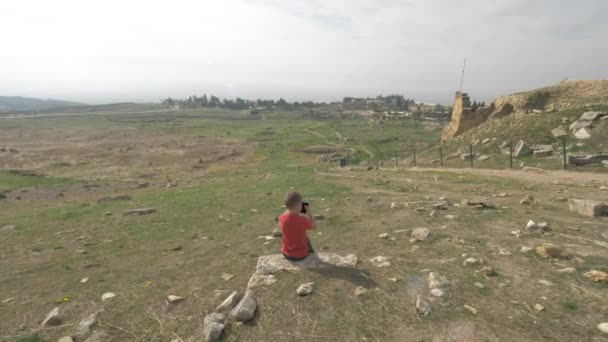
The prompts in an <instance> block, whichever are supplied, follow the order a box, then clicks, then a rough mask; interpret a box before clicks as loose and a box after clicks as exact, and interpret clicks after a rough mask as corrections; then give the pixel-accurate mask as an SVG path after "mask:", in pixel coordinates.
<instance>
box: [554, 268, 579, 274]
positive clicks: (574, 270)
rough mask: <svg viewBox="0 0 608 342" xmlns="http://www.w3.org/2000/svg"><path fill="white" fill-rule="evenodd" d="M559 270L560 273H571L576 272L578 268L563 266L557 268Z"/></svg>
mask: <svg viewBox="0 0 608 342" xmlns="http://www.w3.org/2000/svg"><path fill="white" fill-rule="evenodd" d="M557 272H559V273H569V274H571V273H576V268H574V267H566V268H562V269H559V270H557Z"/></svg>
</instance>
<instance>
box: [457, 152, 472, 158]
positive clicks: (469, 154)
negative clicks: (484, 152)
mask: <svg viewBox="0 0 608 342" xmlns="http://www.w3.org/2000/svg"><path fill="white" fill-rule="evenodd" d="M472 158H473V155H472V154H471V153H470V152H467V153H463V154H461V155H460V159H462V160H471V159H472Z"/></svg>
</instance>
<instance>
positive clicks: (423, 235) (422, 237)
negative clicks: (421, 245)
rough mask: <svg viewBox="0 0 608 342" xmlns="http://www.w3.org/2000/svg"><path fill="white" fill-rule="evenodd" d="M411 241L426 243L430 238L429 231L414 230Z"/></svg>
mask: <svg viewBox="0 0 608 342" xmlns="http://www.w3.org/2000/svg"><path fill="white" fill-rule="evenodd" d="M411 236H412V239H411V241H427V240H429V237H430V236H431V231H430V230H428V229H427V228H415V229H414V230H412V235H411Z"/></svg>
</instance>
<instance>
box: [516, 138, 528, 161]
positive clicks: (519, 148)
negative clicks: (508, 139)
mask: <svg viewBox="0 0 608 342" xmlns="http://www.w3.org/2000/svg"><path fill="white" fill-rule="evenodd" d="M530 153H532V150H531V149H530V148H529V147H528V145H526V143H525V142H524V141H523V140H520V141H519V142H518V143H517V145H516V146H515V151H514V153H513V156H514V157H516V158H519V157H524V156H527V155H529V154H530Z"/></svg>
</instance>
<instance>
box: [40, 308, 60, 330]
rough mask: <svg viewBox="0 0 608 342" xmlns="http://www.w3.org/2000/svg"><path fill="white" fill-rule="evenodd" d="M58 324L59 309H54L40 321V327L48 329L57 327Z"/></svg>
mask: <svg viewBox="0 0 608 342" xmlns="http://www.w3.org/2000/svg"><path fill="white" fill-rule="evenodd" d="M60 323H61V316H60V315H59V307H56V308H54V309H53V310H51V312H49V313H48V314H47V315H46V317H45V318H44V320H43V321H42V326H43V327H50V326H53V325H59V324H60Z"/></svg>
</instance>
